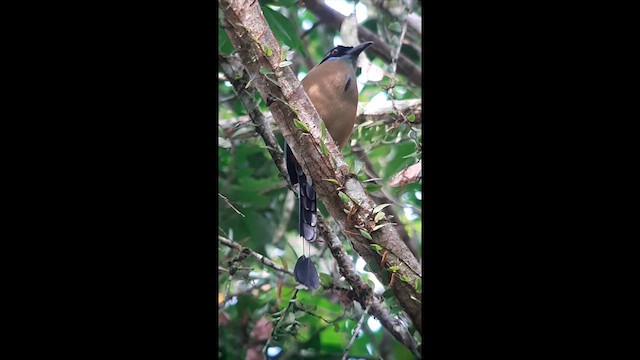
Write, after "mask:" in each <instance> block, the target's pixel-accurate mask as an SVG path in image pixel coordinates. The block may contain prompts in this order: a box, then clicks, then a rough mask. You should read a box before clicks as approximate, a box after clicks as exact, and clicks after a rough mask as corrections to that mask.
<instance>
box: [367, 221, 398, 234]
mask: <svg viewBox="0 0 640 360" xmlns="http://www.w3.org/2000/svg"><path fill="white" fill-rule="evenodd" d="M395 224H396V223H390V222H389V223H384V224H380V225H376V226H374V227H373V229H371V232H374V231H376V230H378V229H380V228H381V227H383V226H387V225H395Z"/></svg>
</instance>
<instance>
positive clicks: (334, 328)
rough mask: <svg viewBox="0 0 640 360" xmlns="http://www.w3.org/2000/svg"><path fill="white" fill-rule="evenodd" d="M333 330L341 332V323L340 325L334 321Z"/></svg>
mask: <svg viewBox="0 0 640 360" xmlns="http://www.w3.org/2000/svg"><path fill="white" fill-rule="evenodd" d="M333 331H334V332H340V325H338V322H337V321H336V322H334V323H333Z"/></svg>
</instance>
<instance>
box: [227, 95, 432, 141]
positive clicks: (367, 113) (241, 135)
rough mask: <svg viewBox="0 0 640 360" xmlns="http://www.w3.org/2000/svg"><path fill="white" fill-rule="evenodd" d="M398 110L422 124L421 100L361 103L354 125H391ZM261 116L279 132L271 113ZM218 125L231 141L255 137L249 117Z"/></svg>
mask: <svg viewBox="0 0 640 360" xmlns="http://www.w3.org/2000/svg"><path fill="white" fill-rule="evenodd" d="M396 85H397V84H396ZM398 109H399V110H400V111H402V113H403V114H405V115H406V116H409V115H410V114H413V116H414V117H415V120H414V121H413V123H412V124H413V125H416V126H419V125H420V124H421V123H422V100H421V99H409V100H395V107H394V105H393V102H391V101H385V102H376V103H372V102H369V103H366V102H362V103H360V104H359V106H358V113H357V116H356V124H362V126H375V125H384V124H386V125H391V124H393V123H394V122H395V121H396V118H395V117H394V116H391V115H390V114H389V113H390V112H391V113H393V111H394V110H396V111H397V110H398ZM262 116H263V118H264V121H265V122H266V123H267V124H268V125H269V126H270V127H271V128H272V131H273V132H274V133H279V132H280V129H279V128H278V127H277V125H276V124H275V122H274V120H273V115H272V114H271V112H265V113H263V114H262ZM219 125H220V127H221V128H222V130H223V131H224V132H225V134H226V137H227V138H228V139H229V140H232V141H233V140H243V139H247V138H252V137H254V136H256V131H255V130H253V129H248V128H247V127H248V126H251V125H253V124H252V120H251V117H250V116H248V115H242V116H239V117H237V118H232V119H228V120H224V121H220V123H219Z"/></svg>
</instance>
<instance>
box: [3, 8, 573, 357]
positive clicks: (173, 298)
mask: <svg viewBox="0 0 640 360" xmlns="http://www.w3.org/2000/svg"><path fill="white" fill-rule="evenodd" d="M198 5H199V6H200V7H198V6H197V5H196V6H193V7H189V6H188V5H182V4H177V3H171V4H168V3H156V2H154V3H149V4H138V5H131V4H130V3H127V4H124V3H121V4H117V3H113V4H109V5H92V6H90V7H88V8H87V7H86V5H83V6H82V7H80V6H78V7H72V8H71V9H60V8H55V9H51V10H52V11H51V12H50V11H48V9H44V8H39V11H38V12H37V14H36V15H33V16H27V19H25V20H28V21H27V22H26V23H27V24H30V25H29V26H25V25H23V26H22V27H19V29H22V30H21V31H18V33H19V35H20V36H22V37H23V39H24V40H22V41H17V43H18V45H19V48H18V49H16V50H15V51H11V54H12V57H15V58H16V66H15V67H13V65H12V66H11V67H9V68H8V69H10V70H11V72H12V74H13V76H16V77H17V80H16V87H15V89H18V90H16V91H14V92H13V95H12V96H15V94H16V93H18V94H23V93H24V94H28V95H27V96H26V97H27V99H26V100H24V101H25V103H24V105H23V104H22V103H20V105H18V106H17V109H16V110H14V111H13V112H12V113H13V114H14V117H12V119H16V121H14V123H17V124H18V126H20V127H24V128H23V129H21V130H20V131H19V132H18V131H16V132H10V131H7V135H9V137H12V136H11V134H20V139H19V140H17V144H16V145H12V146H11V151H10V152H8V154H9V157H11V158H13V159H17V158H18V156H20V160H13V161H15V162H16V165H17V167H16V170H11V171H8V173H9V175H11V176H10V177H11V178H13V179H16V181H15V182H16V185H15V187H14V186H13V185H12V186H11V187H10V188H8V189H11V191H8V192H10V193H12V196H14V197H16V198H17V199H16V203H15V204H16V205H15V207H14V206H13V205H11V210H12V211H11V213H12V215H11V218H10V220H11V219H13V217H17V218H23V220H22V221H24V223H22V222H20V223H17V222H14V226H16V228H15V229H14V230H10V231H9V232H8V233H9V234H14V235H13V236H11V237H9V236H7V240H6V241H7V243H11V244H12V245H13V244H17V245H18V247H19V248H20V250H16V251H15V252H12V251H9V250H7V252H6V254H7V255H8V256H9V257H13V256H11V255H12V254H19V256H18V257H16V258H19V260H17V264H16V265H13V266H11V267H10V271H9V272H8V274H9V275H10V277H11V278H12V279H20V280H15V281H16V282H17V285H18V286H19V290H16V291H11V294H12V295H13V296H12V298H16V299H17V300H16V301H15V303H16V304H15V305H16V306H15V307H14V306H13V305H12V306H11V307H10V309H11V311H12V312H13V313H14V314H15V315H16V322H15V324H16V325H15V326H13V325H12V326H10V327H11V328H12V329H14V331H13V332H12V333H13V334H14V335H17V336H18V337H19V338H26V339H30V340H28V341H27V343H28V344H31V345H32V346H29V347H23V349H26V350H23V351H26V352H28V353H30V352H31V351H37V352H40V351H42V352H44V353H47V354H56V355H57V354H62V355H64V356H66V357H78V358H95V357H100V356H101V355H109V356H124V357H127V356H129V355H132V356H136V357H144V358H147V357H151V356H162V357H164V356H167V357H174V358H193V359H196V358H205V357H211V356H215V344H216V336H217V335H216V323H215V321H216V320H215V319H216V314H215V313H214V306H213V305H214V302H215V294H216V283H215V282H216V280H215V277H214V271H215V269H214V264H215V259H214V258H213V256H215V248H216V246H215V245H216V244H215V240H214V239H215V238H214V235H215V233H216V226H217V225H216V218H217V216H216V214H215V210H213V209H214V206H213V205H214V195H215V185H216V184H215V181H216V180H215V179H216V177H215V176H214V175H215V174H214V173H213V171H214V170H213V169H214V168H215V162H216V153H215V152H216V151H217V146H216V143H215V142H216V137H215V136H214V134H215V133H216V124H215V118H216V116H215V111H217V105H216V104H217V96H216V94H215V88H216V87H215V86H214V85H215V84H216V82H215V81H216V80H215V78H214V76H215V75H216V73H217V64H216V58H215V56H216V55H217V49H216V39H217V36H216V34H215V33H214V32H215V28H216V26H215V25H216V21H215V18H216V15H217V10H216V9H217V8H216V4H209V3H205V4H198ZM474 6H475V8H473V7H469V4H467V5H465V6H464V9H461V8H459V7H457V6H453V5H452V6H451V8H447V9H443V8H438V9H435V8H434V4H425V11H424V14H425V15H424V22H425V24H424V26H425V29H424V32H423V33H424V34H425V35H424V39H425V40H424V41H425V44H424V45H423V48H424V49H425V54H426V56H425V59H426V60H425V64H426V65H425V67H424V73H425V79H424V89H425V92H424V93H425V94H426V95H425V97H424V108H423V109H424V119H425V121H424V124H423V128H424V134H425V137H426V139H425V141H424V154H425V156H424V164H425V165H424V166H425V169H424V172H423V173H424V180H423V184H424V194H425V195H424V200H425V201H424V204H425V209H424V211H425V216H424V224H425V225H424V226H425V229H424V234H425V236H424V264H425V270H424V274H425V282H424V286H425V290H424V293H425V299H426V300H425V302H424V306H425V311H424V314H425V317H427V321H426V324H427V336H425V351H426V352H427V353H428V354H435V353H441V354H446V355H447V356H443V358H451V357H456V356H457V355H460V354H461V353H466V352H470V353H472V354H486V355H489V356H492V357H495V356H497V357H501V356H509V357H511V358H513V357H520V355H523V354H531V353H536V354H540V355H542V354H548V353H551V352H552V349H557V347H558V346H560V345H562V346H563V347H562V348H563V349H567V348H573V347H574V344H578V343H579V342H576V341H575V339H574V338H572V337H570V334H571V333H574V331H573V330H568V329H569V328H570V327H571V329H573V327H581V324H583V322H584V321H585V319H584V317H583V316H581V315H580V314H581V312H580V310H579V309H580V303H579V302H576V301H574V300H570V299H572V298H570V297H569V294H570V293H571V291H572V290H571V289H572V288H573V286H574V285H573V284H575V283H576V280H575V278H576V273H575V266H571V265H568V264H570V261H573V259H574V258H575V257H576V256H575V253H574V252H573V250H574V247H573V245H569V244H567V243H566V242H565V241H567V238H568V237H570V235H572V236H575V232H574V229H576V228H579V227H580V226H584V225H581V224H582V223H581V222H580V221H579V220H576V211H574V209H575V208H576V207H577V208H581V207H582V205H583V204H584V201H585V200H584V198H583V197H581V196H580V195H581V194H580V190H578V189H579V186H580V183H578V182H576V181H575V180H573V178H571V177H569V175H571V173H572V169H573V168H574V167H575V166H576V164H580V160H579V157H578V156H577V155H575V152H574V149H575V148H576V147H579V146H580V144H578V145H568V144H569V140H571V141H573V139H574V138H575V134H574V133H573V129H574V127H573V125H572V124H571V123H570V119H571V117H570V116H568V114H573V115H574V116H575V113H574V110H575V106H574V104H575V103H574V100H575V97H576V96H578V95H576V93H577V91H574V90H573V89H575V88H581V85H582V83H580V82H579V81H578V80H579V79H580V76H579V74H577V73H576V69H577V68H578V66H579V65H580V64H579V62H576V61H574V60H573V59H574V58H572V57H571V56H570V55H571V51H572V48H571V47H568V46H567V42H566V41H565V40H566V37H563V35H562V34H566V33H563V32H562V31H563V30H564V26H565V25H566V22H565V21H564V19H562V18H561V19H558V18H554V16H550V15H549V14H548V12H547V11H546V10H538V11H534V10H533V9H531V8H530V7H528V6H525V5H513V4H510V5H509V7H508V8H506V7H499V8H491V9H489V8H485V7H483V6H480V5H474ZM558 11H562V10H560V9H555V10H554V13H557V12H558ZM541 18H544V19H546V20H545V21H544V24H545V26H540V21H541V20H540V19H541ZM23 24H24V23H23ZM31 25H33V26H31ZM16 28H18V27H16ZM559 34H561V35H559ZM572 39H573V40H572V44H579V40H576V39H575V38H572ZM23 60H24V61H23ZM18 65H20V67H18ZM14 141H16V140H15V139H14ZM572 144H573V143H572ZM567 147H568V149H567ZM580 199H582V200H580ZM21 215H22V216H21ZM24 215H26V218H27V219H26V220H24ZM34 215H35V216H34ZM16 258H14V259H13V260H14V261H16ZM31 339H33V340H31ZM553 351H556V350H553ZM196 354H199V355H196ZM427 356H428V355H427Z"/></svg>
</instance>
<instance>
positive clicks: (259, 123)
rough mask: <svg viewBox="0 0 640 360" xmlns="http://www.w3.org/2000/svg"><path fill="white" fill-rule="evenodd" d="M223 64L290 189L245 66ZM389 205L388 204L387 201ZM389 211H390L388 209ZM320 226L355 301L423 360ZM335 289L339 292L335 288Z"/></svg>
mask: <svg viewBox="0 0 640 360" xmlns="http://www.w3.org/2000/svg"><path fill="white" fill-rule="evenodd" d="M219 62H220V66H221V68H222V70H223V71H224V72H225V74H226V75H227V77H228V78H229V81H230V82H231V84H232V85H233V87H234V91H235V92H236V94H238V96H239V97H240V99H243V98H244V99H245V100H247V101H243V105H244V106H245V108H246V107H247V106H249V107H250V108H247V112H248V113H249V114H250V116H251V120H252V121H253V122H254V123H255V124H256V128H257V129H258V133H259V134H260V136H261V137H262V139H263V140H264V142H265V144H266V145H267V147H268V148H269V149H271V150H273V151H269V153H270V154H271V157H272V159H273V161H274V162H275V164H276V165H277V167H278V170H279V171H280V174H281V175H282V177H283V178H284V179H285V181H286V182H287V184H288V185H289V187H290V188H291V184H290V183H289V178H288V176H287V170H286V169H285V168H283V167H282V166H280V163H281V162H282V160H281V158H280V156H279V154H282V149H281V148H280V145H279V144H278V142H277V141H276V139H275V137H274V136H273V133H272V132H271V129H270V127H269V126H265V124H264V119H263V117H262V114H261V113H259V112H256V111H252V110H250V109H251V106H253V105H254V103H253V101H249V100H248V99H254V96H253V94H254V92H255V89H254V87H253V85H250V84H249V81H250V79H249V76H248V74H247V73H246V72H244V71H243V66H242V64H241V63H240V61H239V59H237V58H236V57H235V56H228V57H225V56H220V57H219ZM385 202H388V201H385ZM387 209H388V208H387ZM318 227H319V229H320V236H321V237H322V238H323V239H325V242H326V243H327V248H328V249H329V250H330V251H331V254H332V255H333V257H334V258H335V260H336V263H337V265H338V268H339V270H340V274H341V275H342V276H344V277H345V279H346V281H347V282H348V283H349V285H351V287H352V289H353V290H352V293H353V294H354V299H355V300H356V301H358V302H359V303H360V305H361V306H362V308H367V307H369V309H370V314H371V315H373V316H374V317H375V318H377V319H378V320H379V321H380V323H381V324H382V326H384V328H385V329H387V330H388V331H389V333H390V334H392V335H393V336H394V337H395V338H396V339H397V340H398V341H400V342H401V343H402V344H404V345H405V346H406V347H407V348H408V349H409V350H411V352H412V353H413V354H414V355H415V356H416V357H417V358H418V359H420V358H421V354H420V353H419V352H418V349H417V344H416V343H415V341H414V339H413V337H412V336H411V335H410V334H409V331H408V330H407V329H406V327H405V326H404V325H403V324H402V322H401V321H400V320H399V319H398V318H397V317H395V316H392V315H391V313H390V311H389V308H388V307H385V306H383V302H382V299H381V298H380V297H379V296H377V295H375V294H374V292H373V289H371V287H369V285H367V284H366V283H365V282H364V280H362V278H361V277H360V275H359V274H358V273H357V271H356V268H355V266H354V264H353V262H352V261H351V257H350V256H349V255H348V254H347V253H346V251H345V250H344V246H343V245H342V242H341V241H340V239H338V237H337V236H336V235H335V234H334V233H333V231H332V230H331V228H329V226H327V224H326V222H325V220H324V218H322V216H320V215H319V216H318ZM276 238H277V236H276ZM334 290H335V289H334Z"/></svg>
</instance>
